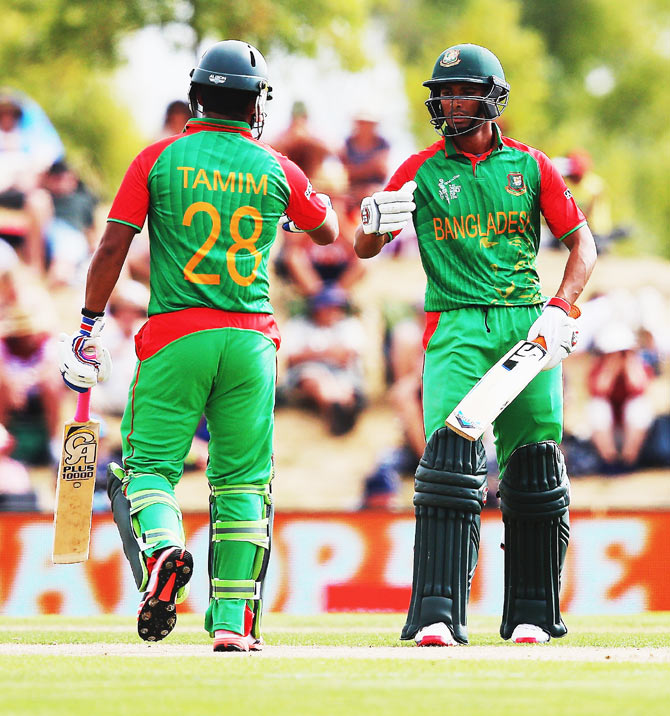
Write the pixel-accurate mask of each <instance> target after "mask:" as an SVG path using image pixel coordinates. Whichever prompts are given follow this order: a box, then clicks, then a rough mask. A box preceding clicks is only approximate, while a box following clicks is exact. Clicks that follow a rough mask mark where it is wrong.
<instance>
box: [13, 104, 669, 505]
mask: <svg viewBox="0 0 670 716" xmlns="http://www.w3.org/2000/svg"><path fill="white" fill-rule="evenodd" d="M189 116H190V111H189V107H188V105H187V104H186V103H185V102H182V101H180V100H178V101H175V102H172V103H170V104H169V105H168V107H167V108H166V112H165V120H164V126H163V128H162V129H161V132H160V134H159V136H158V137H157V138H160V137H163V136H170V135H171V134H175V133H179V132H180V131H181V130H182V129H183V126H184V124H185V122H186V121H187V120H188V118H189ZM267 141H268V143H270V144H271V145H272V146H274V147H275V148H276V149H277V150H279V151H281V152H282V153H284V154H286V155H287V156H288V157H289V158H290V159H292V160H293V161H294V162H295V163H296V164H298V166H300V167H301V168H302V169H303V170H304V171H305V173H306V174H307V175H308V176H310V177H311V178H312V181H313V183H314V185H315V189H316V190H317V191H323V192H326V193H328V194H329V195H330V196H331V197H332V200H333V205H334V208H335V209H336V211H337V213H338V216H339V223H340V235H339V236H338V238H337V240H336V242H335V243H334V244H333V245H331V246H325V247H322V246H318V245H316V244H314V243H313V242H311V241H310V240H309V239H308V237H306V236H305V235H304V234H296V233H289V232H285V231H283V230H281V229H279V232H278V233H279V236H278V241H277V244H276V249H275V250H274V253H273V257H274V261H273V265H272V270H273V273H274V274H275V275H274V281H275V289H274V291H273V298H274V303H275V306H276V308H277V311H278V313H279V314H280V319H281V324H280V327H281V329H282V335H283V342H282V350H281V352H280V360H281V363H280V374H279V381H278V386H277V411H278V412H281V411H282V410H283V409H285V408H286V407H292V408H293V409H298V410H301V411H303V410H304V411H308V414H309V415H311V416H313V418H314V420H316V421H319V422H320V423H321V424H322V426H323V430H324V439H326V437H328V439H331V438H332V439H337V440H342V439H346V436H347V435H348V434H350V433H352V431H355V430H356V429H357V426H358V422H359V418H360V416H361V415H362V414H363V413H364V411H365V410H366V409H367V407H368V406H369V405H371V404H372V403H377V404H379V403H381V404H383V405H385V406H386V408H387V409H388V411H389V412H390V413H391V414H392V415H393V416H394V419H395V421H396V423H397V425H398V426H399V434H400V436H401V438H400V440H399V441H398V443H397V444H394V443H393V441H388V443H385V442H384V441H383V440H382V441H381V442H378V443H377V445H376V446H370V452H371V456H372V457H371V459H374V460H375V464H374V467H373V468H372V469H371V470H370V471H369V472H368V473H367V474H361V476H360V482H361V487H360V504H361V506H362V507H364V508H380V509H390V508H394V507H400V506H402V505H400V504H399V502H398V496H399V490H400V484H401V480H402V479H404V478H411V477H412V475H413V473H414V470H415V468H416V465H417V462H418V459H419V457H420V456H421V454H422V452H423V449H424V445H425V438H424V434H423V423H422V408H421V371H422V356H423V351H422V335H423V321H424V317H423V308H422V301H421V300H420V299H419V297H417V298H416V299H415V300H413V301H404V302H403V301H398V300H392V287H391V288H390V290H389V298H390V300H388V301H385V302H384V305H374V304H371V303H369V302H367V303H366V304H365V305H359V304H357V302H356V300H355V296H356V295H357V292H358V291H359V290H360V289H361V287H362V286H363V285H364V280H365V277H366V274H365V270H364V267H363V264H362V262H361V261H360V260H359V259H358V258H357V257H356V255H355V253H354V250H353V236H354V231H355V229H356V226H357V225H358V223H359V207H360V202H361V199H362V198H363V197H364V196H367V195H369V194H371V193H373V192H375V191H378V190H380V189H382V188H383V186H384V184H385V182H386V180H387V179H388V176H389V172H390V170H391V167H390V166H389V150H390V144H389V142H388V140H387V139H386V138H385V136H384V132H383V130H382V128H381V126H380V121H379V118H378V117H376V116H375V115H374V114H371V113H370V112H369V111H368V110H366V111H361V112H358V113H356V114H354V115H353V116H352V126H351V129H350V131H349V132H348V135H347V136H346V137H344V138H343V141H342V145H341V146H340V147H331V146H328V145H327V144H326V143H325V142H324V141H322V140H321V139H320V138H319V137H318V136H317V135H316V133H315V132H314V131H313V130H312V128H311V127H310V124H309V110H308V107H307V106H306V105H305V104H304V103H303V102H299V101H298V102H295V104H294V106H293V108H292V112H291V118H290V122H289V124H288V126H287V127H286V129H285V130H284V131H283V132H281V133H280V134H278V135H277V136H276V137H274V138H273V137H268V138H267ZM65 154H66V153H65V149H64V146H63V143H62V142H61V139H60V137H59V136H58V133H57V132H56V130H55V129H54V127H53V126H52V124H51V122H50V120H49V118H48V117H47V116H46V114H45V113H44V112H43V111H42V109H41V108H40V107H39V106H38V105H37V104H36V103H35V102H33V101H32V100H31V99H30V98H29V97H26V96H24V95H23V94H21V93H20V92H16V91H13V90H0V510H2V509H38V508H40V501H39V500H38V498H37V495H36V492H35V486H34V484H33V481H32V479H31V472H32V471H33V470H34V469H46V470H52V469H53V468H54V467H55V465H56V464H57V461H58V457H59V452H60V442H61V435H60V433H61V430H62V424H63V422H64V420H66V419H68V418H69V417H70V415H69V411H70V409H71V407H73V405H74V399H73V396H72V394H71V393H70V392H69V391H67V389H66V388H65V387H64V385H63V383H62V381H61V379H60V376H59V374H58V369H57V360H56V357H55V343H56V341H57V337H58V334H59V332H60V330H61V329H63V330H65V329H67V326H65V325H62V323H61V322H62V321H63V320H70V319H68V318H67V316H70V317H72V316H76V312H75V311H76V310H77V309H78V305H77V302H79V303H80V302H81V299H82V292H83V285H84V280H85V273H86V270H87V267H88V262H89V260H90V257H91V254H92V252H93V250H94V248H95V245H96V241H97V238H98V237H99V235H100V234H101V228H102V227H101V222H102V221H104V216H105V212H104V207H101V206H100V202H99V200H98V198H97V197H96V196H95V195H94V193H93V192H92V191H91V190H90V189H89V187H87V186H86V184H85V182H84V181H82V178H81V177H80V176H79V174H78V172H77V171H76V169H75V168H74V167H73V166H72V165H71V164H70V162H69V161H68V158H67V157H66V156H65ZM556 161H557V164H560V165H561V167H562V171H563V173H564V174H565V176H566V177H569V179H570V181H573V182H574V187H575V194H577V193H578V192H579V191H584V192H587V191H588V192H590V194H589V196H590V197H591V199H590V203H589V204H588V206H586V205H585V206H584V209H585V211H586V213H587V214H588V213H590V212H594V219H593V220H594V221H597V222H598V226H599V227H600V229H599V232H598V233H600V234H601V235H602V237H603V239H602V245H603V246H604V245H605V241H606V237H608V236H609V237H611V236H612V228H611V224H610V223H609V218H608V216H607V212H606V211H605V209H604V207H603V205H602V200H601V199H600V198H599V197H601V196H602V191H603V187H602V183H601V182H599V181H598V179H599V178H597V177H595V175H593V174H592V172H591V168H590V164H589V162H588V161H587V160H586V159H585V158H584V156H583V155H569V156H568V157H567V158H558V159H557V160H556ZM580 162H581V163H580ZM583 180H585V181H586V184H587V185H588V187H587V186H586V185H583V186H582V187H581V188H578V187H579V183H580V182H581V181H583ZM585 196H586V194H585ZM585 201H586V199H585ZM596 214H597V218H596ZM594 233H596V232H595V231H594ZM412 240H413V235H412V232H411V230H408V231H405V232H403V234H402V235H401V237H399V239H398V240H396V241H395V242H394V243H393V244H392V245H391V246H389V247H388V248H389V250H388V251H385V252H384V253H383V255H382V257H380V260H382V261H393V260H395V259H396V258H397V257H398V256H399V255H401V254H402V247H403V246H404V245H408V244H411V243H412ZM553 248H556V247H553V246H551V244H550V245H548V246H547V250H552V249H553ZM414 258H415V260H417V261H418V258H416V257H414ZM124 270H125V271H127V275H124V276H122V278H121V280H120V282H119V284H118V287H117V289H116V290H115V292H114V294H113V296H112V298H111V300H110V302H109V306H108V308H107V312H106V327H105V340H106V345H107V346H108V348H109V350H110V351H111V353H112V356H113V361H114V370H113V372H112V376H111V379H110V381H109V382H107V383H103V384H100V386H99V387H98V388H97V389H96V390H95V391H94V393H93V403H92V407H93V411H94V413H95V414H96V416H97V417H98V418H99V419H100V420H101V422H102V435H103V441H102V445H101V453H102V454H101V459H100V465H99V469H100V475H101V476H104V471H105V467H106V462H108V461H109V460H110V459H112V458H114V459H118V457H119V456H118V454H117V453H118V450H119V446H118V441H117V438H116V437H115V435H116V428H115V426H117V425H118V421H119V419H120V416H121V414H122V412H123V409H124V407H125V402H126V395H127V389H128V386H129V385H130V383H131V377H132V374H133V371H134V368H135V349H134V335H135V333H136V332H137V330H138V329H139V327H140V326H141V325H142V323H143V322H144V320H145V319H146V309H147V304H148V242H147V241H146V239H145V237H143V236H142V235H140V236H139V237H138V239H137V240H136V241H135V242H133V247H132V248H131V254H130V257H129V261H128V262H127V268H126V269H124ZM73 306H74V309H73ZM622 306H625V310H622ZM65 307H66V308H67V312H64V311H63V309H64V308H65ZM669 308H670V303H669V299H668V296H667V295H666V296H664V295H663V294H661V293H660V292H658V291H654V290H652V289H645V290H642V289H641V290H640V291H639V292H638V293H636V294H629V295H626V296H624V297H622V296H621V295H618V294H616V293H614V292H612V293H610V294H603V295H596V296H593V297H591V298H590V299H589V300H586V302H585V303H584V304H583V305H582V312H583V318H582V319H581V324H582V326H581V329H580V330H581V332H582V340H581V344H580V352H579V353H578V354H577V355H576V356H575V357H574V358H572V359H571V361H569V362H568V364H566V391H567V392H568V394H569V395H570V396H577V398H578V399H579V400H580V401H581V402H580V404H583V410H581V412H580V417H581V420H578V421H575V424H574V425H571V424H570V422H569V421H568V423H567V424H566V427H567V431H566V437H565V450H566V454H567V459H568V466H569V470H570V472H571V474H572V475H573V476H578V475H580V474H603V475H610V476H612V475H619V474H622V473H625V472H628V471H631V470H635V469H639V468H644V467H658V466H666V467H667V466H669V465H670V446H669V444H668V443H670V416H669V415H668V413H669V412H670V405H668V403H669V401H668V399H667V398H668V396H667V395H666V396H665V398H663V397H661V398H660V399H659V398H658V394H659V393H658V391H659V388H658V386H659V385H664V386H665V391H666V392H667V378H668V361H667V358H668V355H669V354H670V332H669V330H668V325H670V321H669V320H668V318H669V316H668V312H669ZM365 311H376V312H377V313H378V314H379V322H378V324H379V325H380V326H381V330H380V331H379V332H378V335H370V333H369V331H367V330H366V327H365V325H364V322H363V320H362V318H363V315H362V314H363V312H365ZM61 314H63V315H61ZM653 317H656V318H655V319H654V318H653ZM371 344H372V345H371ZM371 352H373V353H374V361H375V362H378V363H379V364H380V365H382V366H383V371H382V372H383V386H381V387H377V388H375V387H374V386H373V385H372V384H371V381H370V380H369V375H368V370H367V368H366V360H365V358H366V355H367V354H369V353H371ZM573 362H574V363H575V365H576V366H578V367H579V369H578V370H573V366H572V363H573ZM663 381H664V382H663ZM380 427H381V426H380ZM384 433H385V431H384V430H383V429H380V430H379V434H380V435H381V436H383V435H384ZM207 438H208V434H207V429H206V424H205V423H204V421H203V425H202V426H201V429H200V430H199V432H198V436H197V437H196V440H195V442H194V447H193V455H192V456H191V459H190V460H189V466H190V467H194V468H197V469H202V468H203V466H204V465H205V463H206V459H207V458H206V452H207ZM487 440H488V441H489V445H488V448H489V449H488V450H487V452H488V454H489V455H493V450H491V449H490V447H491V446H490V440H491V436H490V434H489V435H488V437H487ZM493 460H494V459H493ZM491 468H492V474H493V476H494V478H495V470H496V466H495V464H492V465H491ZM103 482H104V478H103V477H100V487H101V488H103V487H104V485H103V484H102V483H103ZM100 495H102V492H100ZM99 505H100V507H101V508H104V506H105V501H104V500H103V499H102V498H101V499H100V502H99Z"/></svg>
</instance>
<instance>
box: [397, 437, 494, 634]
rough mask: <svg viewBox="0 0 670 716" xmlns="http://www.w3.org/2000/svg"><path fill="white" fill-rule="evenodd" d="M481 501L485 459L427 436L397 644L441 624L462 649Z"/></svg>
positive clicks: (479, 451) (461, 444) (468, 447)
mask: <svg viewBox="0 0 670 716" xmlns="http://www.w3.org/2000/svg"><path fill="white" fill-rule="evenodd" d="M485 501H486V454H485V452H484V446H483V445H482V442H481V440H478V441H476V442H470V441H469V440H466V439H465V438H463V437H461V436H460V435H457V434H456V433H455V432H453V431H452V430H450V429H449V428H440V429H439V430H437V431H436V432H434V433H433V435H432V436H431V438H430V440H429V441H428V444H427V445H426V449H425V451H424V454H423V457H422V458H421V461H420V463H419V467H418V468H417V470H416V477H415V481H414V514H415V516H416V532H415V538H414V573H413V578H412V598H411V601H410V605H409V612H408V615H407V623H406V624H405V626H404V628H403V630H402V634H401V636H400V638H401V639H412V638H413V637H414V636H415V635H416V633H417V632H418V631H419V629H421V628H422V627H424V626H428V625H429V624H434V623H435V622H444V623H445V624H447V625H448V626H449V627H450V628H451V630H452V632H453V634H454V637H455V639H456V640H457V641H459V642H461V643H463V644H467V642H468V633H467V618H466V611H467V604H468V598H469V596H470V584H471V582H472V576H473V574H474V571H475V567H476V565H477V556H478V554H479V525H480V513H481V511H482V506H483V505H484V503H485Z"/></svg>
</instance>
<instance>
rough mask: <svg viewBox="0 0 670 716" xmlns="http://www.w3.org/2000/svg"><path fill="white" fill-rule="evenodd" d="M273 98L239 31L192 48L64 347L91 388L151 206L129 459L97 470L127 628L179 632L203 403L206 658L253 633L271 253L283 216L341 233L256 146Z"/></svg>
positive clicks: (266, 505)
mask: <svg viewBox="0 0 670 716" xmlns="http://www.w3.org/2000/svg"><path fill="white" fill-rule="evenodd" d="M270 92H271V88H270V86H269V84H268V73H267V66H266V63H265V60H264V58H263V56H262V55H261V53H260V52H259V51H258V50H257V49H256V48H255V47H252V46H251V45H249V44H247V43H246V42H241V41H238V40H226V41H224V42H219V43H217V44H215V45H214V46H212V47H211V48H210V49H209V50H208V51H207V52H206V53H205V54H204V55H203V56H202V58H201V60H200V63H199V64H198V66H197V67H196V68H195V69H194V70H193V71H192V72H191V85H190V91H189V98H190V101H191V107H192V109H193V114H194V117H196V118H194V119H191V120H189V121H188V123H187V124H186V127H185V128H184V131H183V132H182V133H181V134H178V135H175V136H172V137H168V138H165V139H161V140H160V141H158V142H156V143H155V144H152V145H151V146H149V147H147V148H146V149H144V150H143V151H142V152H140V154H139V155H138V156H137V157H136V158H135V159H134V161H133V162H132V164H131V165H130V168H129V169H128V171H127V173H126V175H125V177H124V179H123V182H122V184H121V187H120V188H119V191H118V193H117V195H116V198H115V200H114V203H113V205H112V208H111V210H110V213H109V217H108V223H107V227H106V229H105V232H104V234H103V236H102V240H101V242H100V245H99V246H98V248H97V250H96V252H95V254H94V256H93V258H92V261H91V266H90V269H89V272H88V278H87V283H86V299H85V301H86V302H85V306H84V308H83V309H82V319H81V328H80V330H79V331H78V332H77V333H75V334H74V335H73V336H69V337H68V336H65V337H64V338H63V339H62V342H61V361H60V362H61V365H60V367H61V372H62V375H63V378H64V379H65V382H66V383H67V384H68V385H69V386H70V387H72V388H74V389H75V390H80V391H83V390H86V389H89V388H90V387H91V386H93V385H95V383H96V382H97V380H98V379H100V378H103V377H104V375H105V374H107V373H108V372H109V364H110V361H109V355H108V353H107V351H106V349H105V348H104V346H103V345H102V343H101V331H102V327H103V312H104V310H105V306H106V304H107V301H108V299H109V297H110V294H111V292H112V289H113V288H114V285H115V283H116V281H117V278H118V276H119V272H120V270H121V268H122V266H123V263H124V261H125V258H126V254H127V252H128V248H129V246H130V243H131V241H132V240H133V237H134V236H135V234H136V233H137V232H138V231H140V230H141V228H142V225H143V224H144V221H145V219H146V218H147V217H148V221H149V240H150V249H151V278H150V288H151V297H150V302H149V310H148V313H149V319H148V321H147V323H146V324H145V325H144V326H143V328H142V329H141V330H140V331H139V333H138V334H137V336H136V339H135V342H136V348H137V357H138V362H137V369H136V371H135V376H134V379H133V381H132V385H131V386H130V390H129V394H128V403H127V407H126V410H125V413H124V416H123V419H122V423H121V433H122V443H123V466H119V465H115V464H112V465H110V469H109V470H108V492H109V494H110V499H111V502H112V511H113V515H114V519H115V521H116V523H117V525H118V527H119V531H120V534H121V538H122V541H123V546H124V551H125V554H126V556H127V558H128V560H129V561H130V564H131V567H132V570H133V574H134V576H135V580H136V582H137V586H138V588H139V590H140V591H142V592H144V596H143V598H142V601H141V603H140V607H139V612H138V633H139V636H140V637H141V638H142V639H144V640H147V641H157V640H160V639H162V638H163V637H165V636H166V635H167V634H169V633H170V631H171V630H172V629H173V628H174V625H175V621H176V610H175V604H176V603H179V602H180V601H182V600H183V599H184V598H185V592H186V586H187V585H188V581H189V579H190V577H191V573H192V569H193V560H192V557H191V555H190V554H189V553H188V551H187V550H186V548H185V541H184V532H183V529H182V515H181V512H180V509H179V505H178V503H177V500H176V499H175V493H174V488H175V486H176V485H177V483H178V482H179V479H180V477H181V475H182V472H183V463H184V459H185V457H186V455H187V453H188V452H189V449H190V447H191V442H192V440H193V435H194V433H195V431H196V428H197V425H198V422H199V420H200V418H201V416H202V415H203V414H204V415H205V416H206V418H207V427H208V429H209V433H210V435H211V439H210V442H209V463H208V466H207V478H208V480H209V483H210V488H211V497H210V514H211V530H210V534H211V544H210V553H209V578H210V602H209V607H208V609H207V613H206V616H205V629H206V630H207V631H208V632H210V634H211V635H212V636H214V650H215V651H245V652H246V651H249V650H250V649H251V650H257V649H259V648H260V647H261V644H262V641H261V633H260V618H261V612H262V585H263V579H264V575H265V572H266V569H267V563H268V557H269V550H270V537H271V529H272V504H271V497H270V481H271V479H272V474H273V462H272V433H273V410H274V396H275V371H276V367H275V366H276V351H277V348H278V347H279V341H280V339H279V333H278V330H277V326H276V323H275V320H274V317H273V311H272V306H271V304H270V301H269V297H268V256H269V253H270V247H271V246H272V244H273V242H274V240H275V236H276V231H277V225H278V222H279V221H280V219H281V217H282V216H283V215H285V216H284V220H285V222H286V226H287V227H288V229H289V230H294V231H301V230H305V231H308V232H309V235H310V236H311V238H312V240H313V241H315V242H316V243H318V244H321V245H326V244H330V243H332V242H333V241H334V240H335V237H336V236H337V234H338V221H337V216H336V214H335V213H334V211H333V210H332V208H331V207H330V200H329V199H328V197H327V196H326V195H323V194H320V195H319V194H315V193H314V192H313V190H312V186H311V184H310V182H309V181H308V179H307V177H306V176H305V175H304V173H303V172H302V170H300V169H299V168H298V167H297V166H296V165H295V164H294V163H293V162H291V161H289V160H288V159H287V158H286V157H284V156H283V155H281V154H279V153H277V152H275V151H274V150H273V149H271V148H270V147H269V146H268V145H266V144H263V143H261V142H260V141H259V137H260V134H261V131H262V128H263V121H264V117H265V102H266V100H267V99H270ZM200 110H202V112H203V113H204V116H202V117H199V113H200ZM252 132H253V134H252ZM254 134H255V136H254ZM298 227H299V228H298ZM92 348H93V349H95V354H96V355H95V357H91V356H90V351H91V349H92Z"/></svg>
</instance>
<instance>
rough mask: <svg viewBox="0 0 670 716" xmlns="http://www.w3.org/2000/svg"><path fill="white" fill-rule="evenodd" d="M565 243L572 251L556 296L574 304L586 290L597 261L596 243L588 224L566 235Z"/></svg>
mask: <svg viewBox="0 0 670 716" xmlns="http://www.w3.org/2000/svg"><path fill="white" fill-rule="evenodd" d="M563 243H564V244H565V245H566V246H567V248H568V249H569V251H570V255H569V256H568V260H567V262H566V264H565V271H564V273H563V280H562V281H561V285H560V286H559V289H558V291H556V296H559V297H560V298H563V299H565V300H566V301H567V302H568V303H570V304H573V303H575V302H576V300H577V298H579V296H580V294H581V293H582V291H583V290H584V287H585V286H586V283H587V281H588V280H589V277H590V276H591V273H592V271H593V267H594V265H595V263H596V257H597V253H596V244H595V241H594V240H593V235H592V234H591V230H590V229H589V227H588V226H587V225H584V226H582V227H581V228H579V229H577V231H574V232H573V233H572V234H570V235H569V236H566V237H565V239H564V240H563Z"/></svg>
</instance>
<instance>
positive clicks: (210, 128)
mask: <svg viewBox="0 0 670 716" xmlns="http://www.w3.org/2000/svg"><path fill="white" fill-rule="evenodd" d="M202 131H207V132H237V133H238V134H243V135H244V136H245V137H252V134H251V127H250V126H249V125H248V124H247V123H246V122H236V121H234V120H232V119H214V117H197V118H194V119H189V120H188V122H186V126H185V127H184V132H185V133H186V134H192V133H193V132H202Z"/></svg>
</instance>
